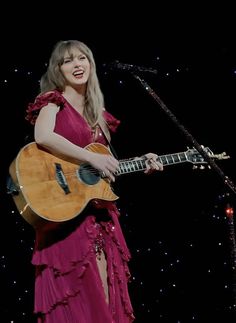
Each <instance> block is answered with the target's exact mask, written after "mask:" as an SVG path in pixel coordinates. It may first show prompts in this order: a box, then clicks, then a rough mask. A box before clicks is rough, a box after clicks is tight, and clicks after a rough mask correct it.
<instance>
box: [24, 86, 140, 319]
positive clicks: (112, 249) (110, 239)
mask: <svg viewBox="0 0 236 323" xmlns="http://www.w3.org/2000/svg"><path fill="white" fill-rule="evenodd" d="M49 102H53V103H56V104H57V105H58V106H60V107H61V109H60V111H59V112H58V114H57V120H56V126H55V132H57V133H58V134H61V135H63V136H64V137H66V138H67V139H68V140H70V141H71V142H73V143H75V144H77V145H80V146H82V147H85V146H86V145H88V144H90V143H91V142H93V139H94V134H93V132H92V129H91V128H90V126H89V125H88V124H87V122H86V121H85V119H84V118H83V117H82V116H81V115H80V114H79V113H78V112H77V111H75V110H74V109H73V107H72V106H71V105H70V104H69V103H68V102H67V101H66V100H65V98H64V97H63V96H62V94H61V93H60V92H59V91H52V92H50V93H47V94H44V95H41V96H38V97H37V98H36V100H35V102H34V103H30V104H29V106H28V109H27V117H26V118H27V120H29V122H31V123H32V124H34V122H35V120H36V118H37V115H38V112H39V110H40V109H41V108H43V107H44V106H45V105H47V104H48V103H49ZM104 116H105V119H106V121H107V123H108V126H109V129H110V131H111V132H114V131H116V128H117V126H118V125H119V123H120V121H119V120H117V119H116V118H114V117H113V116H112V115H111V114H110V113H108V112H107V111H104ZM96 142H99V143H102V144H106V139H105V138H104V136H103V135H102V133H101V132H100V133H99V135H98V136H97V138H96ZM97 202H98V203H97V204H95V203H93V204H92V203H91V205H89V206H88V207H87V208H86V209H85V210H84V211H83V213H81V214H79V215H78V217H77V218H76V219H74V220H72V221H68V222H66V223H65V224H63V225H62V226H61V227H60V228H58V229H56V230H54V231H51V232H48V233H47V232H41V231H39V230H37V231H36V242H35V248H34V252H33V256H32V264H33V265H35V268H36V279H35V307H34V312H35V313H36V315H37V317H38V323H42V322H44V323H130V322H133V320H134V315H133V309H132V305H131V302H130V298H129V293H128V282H129V279H130V272H129V268H128V261H129V260H130V252H129V250H128V248H127V245H126V242H125V239H124V236H123V233H122V230H121V227H120V224H119V219H118V218H119V212H118V210H117V207H116V205H115V204H114V203H112V202H99V201H97ZM101 232H102V236H103V240H104V252H105V255H106V259H107V271H108V287H109V304H107V303H106V301H105V293H104V289H103V286H102V281H101V278H100V275H99V271H98V267H97V263H96V253H95V241H96V239H97V237H98V234H99V233H101Z"/></svg>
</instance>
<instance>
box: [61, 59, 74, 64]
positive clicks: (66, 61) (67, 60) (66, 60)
mask: <svg viewBox="0 0 236 323" xmlns="http://www.w3.org/2000/svg"><path fill="white" fill-rule="evenodd" d="M71 61H72V59H71V58H64V60H63V63H62V64H66V63H70V62H71Z"/></svg>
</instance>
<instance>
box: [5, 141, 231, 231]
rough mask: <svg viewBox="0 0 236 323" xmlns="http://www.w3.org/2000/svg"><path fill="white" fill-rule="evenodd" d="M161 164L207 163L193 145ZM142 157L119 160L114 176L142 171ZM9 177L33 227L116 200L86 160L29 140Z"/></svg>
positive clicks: (96, 147)
mask: <svg viewBox="0 0 236 323" xmlns="http://www.w3.org/2000/svg"><path fill="white" fill-rule="evenodd" d="M85 148H86V149H88V150H89V151H93V152H96V153H100V154H110V150H109V149H108V148H107V147H106V146H104V145H102V144H99V143H93V144H90V145H88V146H86V147H85ZM206 149H207V150H206V152H207V153H208V155H209V156H210V157H212V158H216V159H225V158H228V156H226V154H225V153H223V154H220V155H214V154H213V153H212V152H211V151H210V150H209V148H206ZM158 159H159V160H160V161H161V162H162V163H163V165H164V166H167V165H173V164H179V163H184V162H189V163H192V164H194V165H198V164H199V165H202V164H206V162H205V161H204V159H203V157H202V156H201V155H200V154H199V152H198V151H196V150H195V149H188V150H187V151H185V152H180V153H175V154H168V155H162V156H159V157H158ZM145 169H146V161H145V158H144V157H140V158H135V159H128V160H120V161H119V170H118V171H117V172H116V174H115V175H116V176H119V175H122V174H127V173H134V172H138V171H144V170H145ZM9 173H10V175H11V178H12V180H13V182H14V184H15V186H16V187H17V189H18V194H12V197H13V200H14V202H15V204H16V207H17V209H18V211H19V213H20V214H21V215H22V216H23V218H24V219H25V220H26V221H27V222H28V223H30V224H31V225H32V226H33V227H34V228H39V227H42V226H47V227H49V228H50V226H53V223H60V222H64V221H68V220H71V219H73V218H75V217H77V216H78V215H79V214H80V213H81V212H82V211H83V210H84V208H85V207H86V206H87V204H88V203H89V202H90V201H91V200H94V199H100V200H104V201H115V200H117V199H118V196H117V195H116V194H115V193H114V192H113V190H112V187H111V185H110V181H109V180H108V179H107V178H105V177H104V176H103V175H102V173H101V172H99V171H98V170H97V169H95V168H93V167H92V166H90V165H89V164H86V163H81V164H78V163H76V162H75V161H71V160H68V159H67V158H65V157H61V156H60V157H58V156H55V155H53V154H51V153H50V152H48V151H46V150H45V149H43V148H42V147H40V146H38V145H37V144H36V143H35V142H31V143H29V144H28V145H26V146H24V147H23V148H22V149H21V150H20V151H19V153H18V155H17V156H16V158H15V159H14V160H13V162H12V163H11V165H10V167H9Z"/></svg>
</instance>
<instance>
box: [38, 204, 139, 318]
mask: <svg viewBox="0 0 236 323" xmlns="http://www.w3.org/2000/svg"><path fill="white" fill-rule="evenodd" d="M109 215H110V217H111V221H107V222H101V225H102V227H103V230H104V231H105V233H106V234H105V239H106V240H107V241H106V242H107V243H106V244H105V245H106V246H109V247H106V248H105V253H107V254H108V257H107V258H108V262H109V264H108V266H109V267H110V269H109V271H110V274H109V275H108V276H109V277H110V278H109V284H110V286H111V287H110V293H112V291H113V290H115V289H116V288H119V290H120V292H119V293H120V297H121V303H122V304H123V305H122V308H123V310H124V311H125V313H126V317H127V322H132V321H133V318H134V317H133V309H132V306H131V303H130V300H129V295H128V290H127V282H128V281H129V279H130V272H129V269H128V265H127V262H128V261H129V259H130V253H129V250H128V248H127V246H126V243H125V240H124V238H123V235H122V233H121V228H120V225H119V222H118V213H117V210H116V207H114V208H113V209H112V208H110V210H109ZM97 232H98V231H97V229H96V218H95V216H92V215H91V216H88V217H86V219H85V220H84V221H83V222H82V223H81V224H80V225H79V226H78V227H77V228H76V229H75V231H74V232H72V233H71V234H70V235H69V236H67V237H66V238H65V239H63V240H61V241H59V242H57V243H55V244H52V245H50V246H48V247H46V248H43V249H41V248H39V249H38V248H37V242H36V247H35V251H34V254H33V258H32V263H33V264H34V265H36V268H37V270H36V284H35V293H36V298H37V300H38V302H37V304H36V306H35V312H36V313H43V314H49V313H51V312H52V311H53V310H55V309H56V310H57V308H58V307H59V308H60V306H59V305H62V304H67V302H69V301H71V300H72V299H73V298H75V297H76V296H77V295H78V294H79V293H81V291H82V289H83V277H84V275H85V273H86V271H87V270H88V268H89V267H91V266H94V261H95V260H94V259H95V255H94V253H95V250H94V241H95V239H96V236H97ZM112 241H113V242H112ZM112 245H114V246H116V247H112ZM78 246H79V248H78ZM64 250H66V253H63V251H64ZM92 264H93V265H92ZM45 295H47V297H45ZM116 297H117V295H116V293H114V295H111V296H110V300H111V304H110V306H111V307H112V308H114V309H116V310H117V306H116V305H115V304H114V302H116ZM58 310H59V311H60V309H58ZM121 310H122V309H121ZM111 312H112V311H111ZM113 314H115V313H113ZM124 322H126V321H124Z"/></svg>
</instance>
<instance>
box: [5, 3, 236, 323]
mask: <svg viewBox="0 0 236 323" xmlns="http://www.w3.org/2000/svg"><path fill="white" fill-rule="evenodd" d="M166 5H167V6H166V7H167V8H165V9H163V8H160V7H159V8H154V7H153V5H150V4H149V5H148V4H146V5H145V6H144V4H143V5H142V6H140V7H138V6H136V7H135V9H136V10H137V9H138V13H137V12H135V9H134V8H132V6H131V8H129V9H128V8H127V7H125V6H122V5H121V4H119V6H118V5H113V7H106V8H104V9H103V8H102V7H100V8H99V9H100V11H98V10H97V8H96V7H94V6H92V5H91V7H88V8H82V7H81V6H80V5H79V4H73V3H68V4H64V5H63V6H62V8H60V10H59V13H58V12H55V11H53V10H52V12H51V11H50V12H49V11H48V9H47V10H46V9H45V8H44V9H43V10H42V11H41V10H40V11H39V9H38V8H37V9H35V11H34V10H33V9H34V8H31V9H32V14H28V15H26V17H21V19H19V17H18V15H17V9H16V8H14V11H8V13H10V17H11V20H9V22H8V23H7V24H6V23H2V28H1V30H2V37H1V43H2V44H1V45H2V46H1V77H0V87H1V98H2V107H1V108H2V109H1V110H2V119H1V120H2V126H1V138H2V154H1V156H2V157H1V192H0V193H1V215H2V226H1V257H0V261H1V266H0V277H1V288H2V293H1V294H2V300H1V303H0V311H1V322H4V323H5V322H17V323H18V322H19V323H20V322H34V317H33V315H32V311H33V282H34V271H33V267H32V265H31V264H30V261H31V255H32V247H33V241H34V232H33V229H32V228H31V227H30V226H29V225H28V224H27V223H25V221H24V220H23V219H22V218H21V217H20V215H19V214H18V213H17V212H16V210H15V206H14V204H13V202H12V200H11V197H10V196H8V195H7V194H6V189H5V179H6V177H7V173H8V166H9V163H10V162H11V161H12V159H13V158H14V157H15V155H16V154H17V152H18V151H19V149H20V148H21V147H22V146H23V145H24V144H25V140H26V137H27V136H28V135H29V134H30V133H31V128H30V126H29V125H28V124H27V123H26V121H25V120H24V116H25V109H26V106H27V104H28V103H29V102H31V101H32V100H33V99H34V97H35V95H37V93H38V81H39V79H40V77H41V74H42V73H43V72H44V71H45V64H46V63H47V60H48V57H49V55H50V53H51V50H52V47H53V46H54V44H55V43H56V42H57V41H58V40H61V39H78V40H81V41H84V42H85V43H86V44H87V45H88V46H89V47H90V48H91V49H92V51H93V53H94V56H95V60H96V62H97V69H98V75H99V79H100V82H101V87H102V90H103V92H104V96H105V101H106V107H107V109H108V110H109V111H110V112H111V113H113V114H114V115H115V116H116V117H117V118H118V119H120V120H121V125H120V128H119V131H118V132H117V134H116V135H115V136H114V138H113V142H112V143H113V145H114V147H115V149H116V151H117V153H118V155H119V158H128V157H133V156H137V155H142V154H144V153H146V152H149V151H152V152H155V153H157V154H159V155H162V154H170V153H176V152H182V151H186V150H187V149H188V147H190V148H192V147H193V143H192V140H190V139H191V138H194V140H195V142H197V143H199V144H201V145H204V146H206V147H209V148H210V149H211V150H212V151H213V152H214V153H215V154H218V153H222V152H224V151H225V152H226V153H227V154H228V155H229V156H230V159H227V160H222V161H216V164H217V165H218V167H219V169H220V172H219V169H214V168H213V169H208V168H205V169H204V170H200V169H197V170H193V169H192V164H191V163H186V164H181V165H173V166H166V167H165V169H164V172H162V173H159V172H158V173H155V174H153V175H150V176H145V175H143V174H139V173H138V174H132V175H124V176H123V177H120V178H118V179H117V181H116V184H115V191H116V193H117V194H118V195H119V196H120V200H119V205H120V207H121V211H122V217H121V224H122V227H123V229H124V233H125V236H126V239H127V243H128V246H129V247H130V250H131V253H132V256H133V257H132V260H131V262H130V270H131V273H132V280H131V283H130V294H131V299H132V303H133V306H134V310H135V315H136V322H137V323H140V322H144V321H145V322H148V323H149V322H150V323H153V322H168V323H172V322H173V323H174V322H175V323H177V322H181V323H185V322H186V323H189V322H214V321H215V320H217V319H218V320H219V321H221V322H225V323H231V322H234V321H235V304H236V303H235V298H236V291H235V289H234V287H235V285H234V283H235V269H234V267H232V265H233V264H235V259H236V258H235V255H234V251H235V250H234V246H233V243H234V224H232V223H230V222H229V218H228V217H227V216H226V212H225V209H226V207H228V206H231V207H233V209H234V207H235V191H234V182H235V181H236V179H235V169H234V168H235V167H234V166H235V160H236V156H235V154H236V153H235V147H234V146H235V145H234V142H235V134H234V132H235V118H234V108H235V104H236V99H235V86H236V74H235V71H236V45H235V19H234V16H233V11H232V8H228V7H227V4H224V5H219V6H218V7H216V5H214V7H211V8H210V9H206V8H205V7H204V6H202V7H200V6H199V7H196V6H192V7H191V8H188V7H186V6H183V7H182V8H181V7H180V6H177V5H176V6H173V4H171V3H166ZM105 9H108V10H109V13H105ZM92 15H93V16H94V15H95V18H94V17H92ZM23 22H24V24H25V26H24V27H23ZM10 27H11V28H10ZM115 60H119V61H120V62H123V63H128V64H135V65H140V66H146V67H151V68H154V69H156V70H157V71H158V73H157V75H152V74H148V73H146V74H140V77H141V78H142V79H144V80H145V81H146V82H147V83H148V84H149V85H150V86H151V88H152V89H153V90H154V91H155V93H156V94H157V95H158V96H159V97H160V98H161V100H162V102H164V104H165V105H166V106H167V108H168V109H169V110H170V111H171V112H172V113H173V114H174V115H175V116H176V118H177V119H178V121H179V124H180V125H181V126H182V127H179V126H178V125H177V124H176V123H174V122H173V120H172V119H171V118H170V117H169V116H168V115H167V114H166V113H165V111H164V110H163V109H162V108H161V106H160V105H159V104H158V103H157V102H156V101H155V100H154V99H153V97H151V96H150V94H149V93H148V91H146V90H145V89H144V87H143V86H142V85H141V83H140V82H139V81H138V80H137V79H135V78H134V77H133V75H132V74H131V73H129V72H126V71H112V70H109V69H107V68H105V67H104V64H105V63H109V62H113V61H115ZM183 126H184V127H185V129H186V130H187V131H188V133H189V134H191V136H192V137H190V136H186V132H185V133H184V132H183V130H182V129H183ZM224 176H228V177H229V178H230V180H231V181H232V185H230V187H229V186H227V185H225V183H224V180H225V177H224ZM232 187H233V189H232Z"/></svg>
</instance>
